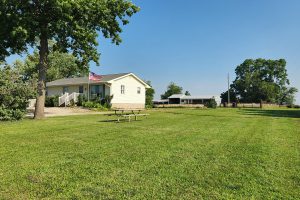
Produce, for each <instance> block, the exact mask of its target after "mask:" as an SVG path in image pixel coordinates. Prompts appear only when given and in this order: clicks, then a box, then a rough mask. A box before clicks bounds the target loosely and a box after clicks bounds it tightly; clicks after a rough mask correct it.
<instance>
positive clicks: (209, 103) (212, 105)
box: [205, 99, 217, 108]
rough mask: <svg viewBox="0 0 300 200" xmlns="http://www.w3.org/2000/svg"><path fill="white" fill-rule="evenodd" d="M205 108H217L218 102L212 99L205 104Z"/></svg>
mask: <svg viewBox="0 0 300 200" xmlns="http://www.w3.org/2000/svg"><path fill="white" fill-rule="evenodd" d="M205 106H206V107H208V108H217V102H216V100H215V99H211V100H209V102H207V103H206V104H205Z"/></svg>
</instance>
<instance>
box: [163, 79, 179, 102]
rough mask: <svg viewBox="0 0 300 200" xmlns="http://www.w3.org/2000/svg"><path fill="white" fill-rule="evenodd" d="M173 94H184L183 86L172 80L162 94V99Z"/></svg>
mask: <svg viewBox="0 0 300 200" xmlns="http://www.w3.org/2000/svg"><path fill="white" fill-rule="evenodd" d="M173 94H182V87H180V86H178V85H176V84H175V83H174V82H171V83H170V84H169V85H168V88H167V91H165V93H164V94H162V95H161V99H167V98H169V96H171V95H173Z"/></svg>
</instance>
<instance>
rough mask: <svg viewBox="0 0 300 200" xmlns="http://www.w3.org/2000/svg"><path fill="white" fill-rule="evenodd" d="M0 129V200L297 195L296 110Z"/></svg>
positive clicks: (174, 113)
mask: <svg viewBox="0 0 300 200" xmlns="http://www.w3.org/2000/svg"><path fill="white" fill-rule="evenodd" d="M149 113H150V114H151V115H150V116H149V117H148V119H143V120H142V121H137V122H131V123H113V122H105V119H107V118H108V117H107V116H101V115H97V116H95V115H91V116H90V115H89V116H70V117H56V118H48V119H45V120H42V121H33V120H24V121H21V122H5V123H0V199H42V198H45V199H299V198H300V110H253V109H248V110H247V109H245V110H243V109H241V110H239V109H235V110H234V109H217V110H209V109H207V110H201V109H199V110H197V109H194V110H188V109H162V110H159V111H149Z"/></svg>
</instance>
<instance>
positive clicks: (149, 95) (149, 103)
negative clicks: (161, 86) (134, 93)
mask: <svg viewBox="0 0 300 200" xmlns="http://www.w3.org/2000/svg"><path fill="white" fill-rule="evenodd" d="M146 83H147V84H148V85H149V86H151V81H146ZM154 94H155V90H154V89H153V88H152V86H151V88H148V89H146V106H150V107H151V106H153V98H154Z"/></svg>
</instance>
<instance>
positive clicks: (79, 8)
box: [0, 0, 139, 118]
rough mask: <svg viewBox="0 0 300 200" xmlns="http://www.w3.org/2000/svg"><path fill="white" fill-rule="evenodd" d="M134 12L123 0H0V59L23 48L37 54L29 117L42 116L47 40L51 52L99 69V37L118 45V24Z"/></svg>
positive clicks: (135, 8) (131, 5)
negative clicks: (34, 94) (33, 106)
mask: <svg viewBox="0 0 300 200" xmlns="http://www.w3.org/2000/svg"><path fill="white" fill-rule="evenodd" d="M138 10H139V8H138V7H137V6H135V5H134V4H133V3H131V2H130V1H128V0H109V1H107V0H77V1H74V0H63V1H61V0H51V1H49V0H31V1H20V0H9V1H7V0H0V27H1V29H0V60H4V59H5V57H6V56H9V55H11V54H20V53H22V52H25V51H26V50H27V49H28V47H29V46H31V47H37V49H38V50H39V65H38V68H37V71H38V93H37V94H38V95H37V103H36V109H35V118H42V117H43V116H44V102H45V81H46V71H47V68H48V51H49V44H48V41H49V40H53V41H55V45H54V46H53V50H54V51H60V52H64V53H65V52H71V53H72V54H73V56H74V57H76V58H77V61H78V63H80V65H81V66H83V67H86V66H87V64H88V63H89V62H90V61H94V62H96V63H97V64H99V53H98V52H97V48H96V47H97V46H98V41H97V37H98V35H99V33H102V34H103V36H104V37H105V38H111V39H112V42H113V43H115V44H117V45H118V44H119V43H120V42H121V41H122V40H121V38H120V33H121V32H122V29H121V24H122V25H126V24H128V22H129V21H128V17H130V16H132V15H133V14H134V13H136V12H137V11H138ZM120 23H121V24H120ZM37 39H38V41H39V42H38V44H37V43H36V41H37Z"/></svg>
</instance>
